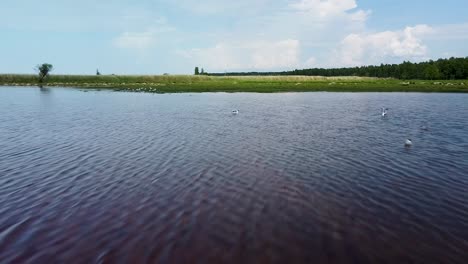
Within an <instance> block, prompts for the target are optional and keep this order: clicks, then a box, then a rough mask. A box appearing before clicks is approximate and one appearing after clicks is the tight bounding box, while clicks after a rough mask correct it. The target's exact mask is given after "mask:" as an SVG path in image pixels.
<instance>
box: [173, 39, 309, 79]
mask: <svg viewBox="0 0 468 264" xmlns="http://www.w3.org/2000/svg"><path fill="white" fill-rule="evenodd" d="M179 54H180V55H182V56H184V57H185V58H187V59H190V60H192V61H193V63H194V64H196V65H203V67H205V68H207V69H209V70H210V71H225V70H242V69H248V70H272V69H282V68H294V67H296V66H298V65H300V42H299V41H298V40H295V39H286V40H280V41H264V40H257V41H243V42H237V43H226V42H222V43H218V44H217V45H215V46H214V47H211V48H205V49H192V50H190V51H179Z"/></svg>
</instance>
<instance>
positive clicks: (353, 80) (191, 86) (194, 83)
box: [0, 74, 468, 93]
mask: <svg viewBox="0 0 468 264" xmlns="http://www.w3.org/2000/svg"><path fill="white" fill-rule="evenodd" d="M37 84H38V78H37V76H36V75H20V74H0V85H4V86H11V85H22V86H35V85H37ZM44 85H45V86H63V87H81V88H106V89H115V90H126V91H145V92H161V93H165V92H302V91H349V92H362V91H366V92H393V91H414V92H468V81H463V80H462V81H408V82H402V81H401V80H396V79H379V78H367V77H322V76H221V77H217V76H204V75H199V76H195V75H99V76H98V75H51V76H49V77H48V78H47V79H46V80H45V81H44Z"/></svg>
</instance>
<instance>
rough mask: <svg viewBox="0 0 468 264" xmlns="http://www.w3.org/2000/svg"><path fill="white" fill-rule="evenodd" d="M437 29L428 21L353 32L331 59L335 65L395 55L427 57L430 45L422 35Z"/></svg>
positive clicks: (373, 60) (381, 58)
mask: <svg viewBox="0 0 468 264" xmlns="http://www.w3.org/2000/svg"><path fill="white" fill-rule="evenodd" d="M431 32H433V29H432V28H431V27H429V26H427V25H418V26H415V27H406V28H405V29H404V30H400V31H384V32H378V33H372V34H349V35H348V36H346V37H345V38H344V39H343V40H342V42H341V43H340V45H339V47H338V49H337V50H336V51H335V56H334V57H333V60H332V61H331V63H330V64H331V65H334V66H356V65H364V64H379V63H382V62H386V61H388V60H391V59H392V58H393V59H395V58H397V59H399V60H401V59H423V58H425V57H426V56H427V53H428V48H427V46H426V45H425V44H424V43H423V41H422V38H423V37H424V36H425V35H428V34H430V33H431Z"/></svg>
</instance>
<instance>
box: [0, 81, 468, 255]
mask: <svg viewBox="0 0 468 264" xmlns="http://www.w3.org/2000/svg"><path fill="white" fill-rule="evenodd" d="M381 107H388V108H390V111H389V115H388V116H387V117H386V118H382V116H381V115H380V108H381ZM232 109H239V110H240V113H239V114H238V115H233V114H232V113H231V110H232ZM422 126H425V127H427V129H422V128H421V127H422ZM407 138H411V139H412V140H413V143H414V145H413V146H412V147H411V148H405V147H404V143H405V140H406V139H407ZM0 262H1V263H23V262H29V263H116V262H122V263H145V262H146V263H154V262H159V263H323V262H328V263H350V262H351V263H352V262H354V263H466V262H468V95H462V94H417V93H283V94H244V93H237V94H224V93H219V94H209V93H207V94H166V95H155V94H137V93H118V92H106V91H91V92H83V91H79V90H73V89H59V88H55V89H39V88H37V89H36V88H0Z"/></svg>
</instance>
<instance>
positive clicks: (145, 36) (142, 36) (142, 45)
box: [114, 29, 157, 50]
mask: <svg viewBox="0 0 468 264" xmlns="http://www.w3.org/2000/svg"><path fill="white" fill-rule="evenodd" d="M156 41H157V33H156V32H155V31H153V30H151V29H150V30H147V31H144V32H124V33H122V34H121V35H120V36H118V37H117V38H115V39H114V44H115V46H117V47H119V48H124V49H136V50H145V49H148V48H150V47H152V46H153V45H154V44H155V43H156Z"/></svg>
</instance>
